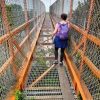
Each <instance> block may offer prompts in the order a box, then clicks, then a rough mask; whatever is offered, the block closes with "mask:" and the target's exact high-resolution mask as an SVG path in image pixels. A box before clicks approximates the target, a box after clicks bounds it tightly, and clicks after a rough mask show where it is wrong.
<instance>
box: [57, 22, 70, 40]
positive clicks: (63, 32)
mask: <svg viewBox="0 0 100 100" xmlns="http://www.w3.org/2000/svg"><path fill="white" fill-rule="evenodd" d="M58 25H59V29H58V32H57V36H59V38H60V39H62V40H64V39H67V38H68V31H69V27H68V24H61V23H58Z"/></svg>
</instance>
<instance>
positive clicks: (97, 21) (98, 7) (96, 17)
mask: <svg viewBox="0 0 100 100" xmlns="http://www.w3.org/2000/svg"><path fill="white" fill-rule="evenodd" d="M89 33H90V34H93V35H94V36H96V37H98V38H99V39H100V1H99V0H96V1H95V5H94V11H93V15H92V20H91V25H90V30H89Z"/></svg>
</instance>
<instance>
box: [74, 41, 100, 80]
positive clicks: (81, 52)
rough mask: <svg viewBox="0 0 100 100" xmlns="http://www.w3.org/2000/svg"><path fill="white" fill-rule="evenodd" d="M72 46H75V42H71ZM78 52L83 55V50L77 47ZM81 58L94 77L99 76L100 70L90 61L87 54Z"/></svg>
mask: <svg viewBox="0 0 100 100" xmlns="http://www.w3.org/2000/svg"><path fill="white" fill-rule="evenodd" d="M73 46H74V48H75V47H76V43H75V42H73ZM78 52H79V53H80V54H81V56H82V55H83V51H82V50H80V49H78ZM83 60H84V62H85V63H86V64H87V65H88V67H89V68H90V70H91V71H92V72H93V74H94V75H95V76H96V77H98V78H100V70H99V69H98V68H97V67H96V66H95V65H94V64H93V63H92V62H91V60H90V59H89V58H88V57H87V56H84V58H83Z"/></svg>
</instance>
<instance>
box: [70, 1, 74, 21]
mask: <svg viewBox="0 0 100 100" xmlns="http://www.w3.org/2000/svg"><path fill="white" fill-rule="evenodd" d="M72 11H73V0H70V15H69V21H70V20H71V18H72Z"/></svg>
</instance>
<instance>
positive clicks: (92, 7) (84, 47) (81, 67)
mask: <svg viewBox="0 0 100 100" xmlns="http://www.w3.org/2000/svg"><path fill="white" fill-rule="evenodd" d="M94 3H95V0H91V1H90V9H89V15H88V20H87V21H88V22H87V25H86V26H87V27H86V31H87V33H88V32H89V28H90V24H91V18H92V14H93V9H94ZM87 35H88V34H86V36H84V39H83V43H84V45H83V54H82V61H81V64H80V74H82V70H83V64H84V60H83V59H84V55H85V50H86V42H87Z"/></svg>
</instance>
